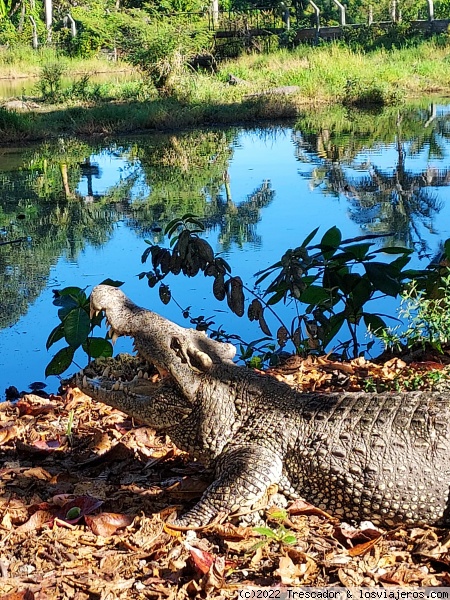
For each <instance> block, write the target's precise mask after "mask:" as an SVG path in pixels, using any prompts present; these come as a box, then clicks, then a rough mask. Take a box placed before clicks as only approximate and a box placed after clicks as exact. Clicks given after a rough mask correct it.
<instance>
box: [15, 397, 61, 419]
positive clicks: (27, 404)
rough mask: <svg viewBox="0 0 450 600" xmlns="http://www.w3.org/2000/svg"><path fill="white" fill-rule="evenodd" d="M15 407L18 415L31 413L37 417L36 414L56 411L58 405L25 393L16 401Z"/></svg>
mask: <svg viewBox="0 0 450 600" xmlns="http://www.w3.org/2000/svg"><path fill="white" fill-rule="evenodd" d="M16 408H17V409H18V411H19V415H20V416H23V415H31V416H33V417H37V416H38V415H46V414H48V413H51V412H55V411H57V410H58V405H57V404H54V403H53V402H49V401H48V400H46V399H44V398H40V397H39V396H35V395H34V394H27V395H26V396H24V397H23V398H21V399H20V400H19V401H18V402H17V404H16Z"/></svg>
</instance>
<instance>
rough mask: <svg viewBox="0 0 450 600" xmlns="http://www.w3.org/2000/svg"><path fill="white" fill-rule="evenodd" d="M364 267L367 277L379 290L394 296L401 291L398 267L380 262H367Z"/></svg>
mask: <svg viewBox="0 0 450 600" xmlns="http://www.w3.org/2000/svg"><path fill="white" fill-rule="evenodd" d="M364 268H365V270H366V273H367V277H368V278H369V280H370V281H371V283H372V284H373V285H374V286H375V288H376V289H377V290H379V291H380V292H383V294H387V295H388V296H394V297H395V296H397V294H399V293H400V291H401V284H400V282H399V280H398V274H399V273H398V269H396V268H392V267H391V265H389V264H385V263H380V262H370V263H366V264H365V265H364Z"/></svg>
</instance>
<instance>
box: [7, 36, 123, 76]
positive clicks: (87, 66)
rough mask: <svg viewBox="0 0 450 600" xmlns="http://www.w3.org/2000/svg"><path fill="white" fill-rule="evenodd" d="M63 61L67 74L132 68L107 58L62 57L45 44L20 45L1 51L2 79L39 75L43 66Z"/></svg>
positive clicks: (106, 71)
mask: <svg viewBox="0 0 450 600" xmlns="http://www.w3.org/2000/svg"><path fill="white" fill-rule="evenodd" d="M61 62H62V63H63V64H64V66H65V69H66V71H67V75H70V74H72V75H75V74H78V73H108V72H116V71H118V70H123V69H130V66H129V65H127V64H126V63H120V62H114V61H112V60H107V58H106V57H105V58H102V57H99V58H97V57H96V58H70V57H69V56H64V57H61V55H60V54H59V53H58V52H57V51H56V50H55V49H54V48H47V47H45V46H43V47H42V48H40V49H39V50H33V49H32V48H31V47H29V46H25V45H20V44H18V45H17V46H14V47H11V48H8V49H5V50H2V51H0V79H22V78H29V77H39V74H40V72H41V69H42V66H43V65H46V64H51V63H61Z"/></svg>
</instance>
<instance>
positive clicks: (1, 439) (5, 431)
mask: <svg viewBox="0 0 450 600" xmlns="http://www.w3.org/2000/svg"><path fill="white" fill-rule="evenodd" d="M18 431H19V430H18V428H17V427H16V426H15V425H9V427H3V428H2V429H0V446H1V445H2V444H6V443H7V442H9V440H12V439H13V438H15V437H16V436H17V433H18Z"/></svg>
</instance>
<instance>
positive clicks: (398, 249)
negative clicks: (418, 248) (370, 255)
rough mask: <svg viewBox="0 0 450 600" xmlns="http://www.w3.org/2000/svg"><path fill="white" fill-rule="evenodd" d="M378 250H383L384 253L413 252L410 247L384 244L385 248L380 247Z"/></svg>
mask: <svg viewBox="0 0 450 600" xmlns="http://www.w3.org/2000/svg"><path fill="white" fill-rule="evenodd" d="M378 252H383V253H384V254H411V253H412V252H414V251H413V250H411V249H410V248H403V247H402V246H386V247H385V248H381V249H380V250H378Z"/></svg>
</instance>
